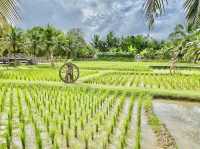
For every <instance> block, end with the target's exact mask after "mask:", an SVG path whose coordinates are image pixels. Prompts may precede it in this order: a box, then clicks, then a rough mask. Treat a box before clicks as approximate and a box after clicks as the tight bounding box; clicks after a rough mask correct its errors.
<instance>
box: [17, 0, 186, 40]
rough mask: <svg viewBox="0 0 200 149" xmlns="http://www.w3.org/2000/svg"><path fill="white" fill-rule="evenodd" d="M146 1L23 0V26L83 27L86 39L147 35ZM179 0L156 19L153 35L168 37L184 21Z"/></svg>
mask: <svg viewBox="0 0 200 149" xmlns="http://www.w3.org/2000/svg"><path fill="white" fill-rule="evenodd" d="M144 1H145V0H21V8H22V9H21V10H22V11H21V14H22V18H23V20H22V22H20V23H19V24H18V25H17V26H18V27H20V28H23V29H27V28H31V27H33V26H38V25H41V26H45V25H47V24H52V25H55V26H56V27H57V28H59V29H62V30H63V31H68V30H70V29H72V28H80V29H81V30H82V32H83V33H84V35H85V38H86V39H87V40H90V39H91V37H92V36H93V35H94V34H99V35H101V36H105V35H106V34H107V33H108V32H110V31H112V32H114V33H115V34H116V35H118V36H126V35H136V34H143V35H147V34H148V27H147V25H146V22H145V16H144V10H143V5H144ZM184 23H185V17H184V10H183V6H182V3H181V2H180V0H169V4H168V6H167V9H166V13H165V15H163V16H162V17H159V18H158V19H157V20H156V23H155V27H154V30H153V31H152V32H151V36H153V37H154V38H156V39H165V38H167V36H168V35H169V33H170V32H172V31H173V29H174V27H175V25H176V24H184Z"/></svg>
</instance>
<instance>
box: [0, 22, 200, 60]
mask: <svg viewBox="0 0 200 149" xmlns="http://www.w3.org/2000/svg"><path fill="white" fill-rule="evenodd" d="M199 37H200V32H199V30H198V29H197V28H195V29H193V28H190V29H186V28H185V27H184V26H182V25H177V26H176V27H175V29H174V31H173V32H172V33H171V34H170V35H169V37H168V39H166V40H163V41H158V40H156V39H154V38H152V37H150V36H144V35H135V36H133V35H128V36H121V37H120V36H117V35H115V34H114V33H113V32H109V33H108V34H107V35H106V36H105V37H101V36H100V35H98V34H96V35H94V36H93V37H92V39H91V41H90V42H87V41H86V40H85V39H84V34H83V33H82V31H81V30H80V29H78V28H76V29H71V30H69V31H68V32H63V31H61V30H59V29H57V28H55V27H54V26H52V25H47V26H43V27H42V26H36V27H33V28H31V29H27V30H23V29H20V28H16V27H11V26H9V25H7V26H5V25H4V26H3V27H0V55H1V56H6V55H9V54H16V53H26V54H27V55H30V56H32V57H47V58H48V59H50V60H51V61H53V59H54V57H61V58H67V59H71V58H73V59H76V58H78V59H79V58H93V57H94V56H95V55H97V56H98V55H102V53H103V55H104V56H107V57H109V56H110V53H112V56H114V57H115V56H124V57H125V58H126V57H131V58H133V57H135V55H137V54H139V55H141V57H142V58H144V59H170V58H171V57H172V56H173V55H174V54H177V57H178V58H179V60H182V61H193V62H197V61H198V60H199V57H200V56H199V55H200V50H199V49H200V47H199V44H198V43H199Z"/></svg>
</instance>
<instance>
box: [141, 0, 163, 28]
mask: <svg viewBox="0 0 200 149" xmlns="http://www.w3.org/2000/svg"><path fill="white" fill-rule="evenodd" d="M166 4H167V0H146V2H145V4H144V10H145V16H146V18H147V22H148V25H149V29H151V28H152V26H153V24H154V20H155V18H156V17H157V16H159V15H162V14H163V13H164V12H165V5H166Z"/></svg>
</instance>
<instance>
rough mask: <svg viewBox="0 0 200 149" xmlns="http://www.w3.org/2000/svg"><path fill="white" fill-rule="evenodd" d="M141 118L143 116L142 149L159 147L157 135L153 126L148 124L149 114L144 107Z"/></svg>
mask: <svg viewBox="0 0 200 149" xmlns="http://www.w3.org/2000/svg"><path fill="white" fill-rule="evenodd" d="M141 118H142V122H141V131H142V132H141V133H142V140H141V146H142V149H157V144H156V136H155V134H154V132H153V130H152V129H151V127H150V126H149V125H148V120H147V116H146V114H145V111H144V109H142V115H141Z"/></svg>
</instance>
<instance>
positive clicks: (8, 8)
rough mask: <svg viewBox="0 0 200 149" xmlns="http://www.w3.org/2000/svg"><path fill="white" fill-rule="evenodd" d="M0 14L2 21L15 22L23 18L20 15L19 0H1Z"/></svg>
mask: <svg viewBox="0 0 200 149" xmlns="http://www.w3.org/2000/svg"><path fill="white" fill-rule="evenodd" d="M0 16H1V20H0V21H1V22H2V21H3V22H4V21H5V22H9V23H10V24H15V22H17V21H19V20H21V18H20V15H19V0H0Z"/></svg>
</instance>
